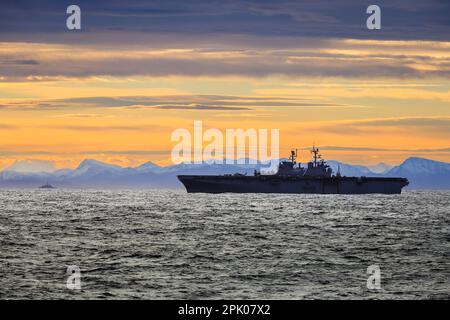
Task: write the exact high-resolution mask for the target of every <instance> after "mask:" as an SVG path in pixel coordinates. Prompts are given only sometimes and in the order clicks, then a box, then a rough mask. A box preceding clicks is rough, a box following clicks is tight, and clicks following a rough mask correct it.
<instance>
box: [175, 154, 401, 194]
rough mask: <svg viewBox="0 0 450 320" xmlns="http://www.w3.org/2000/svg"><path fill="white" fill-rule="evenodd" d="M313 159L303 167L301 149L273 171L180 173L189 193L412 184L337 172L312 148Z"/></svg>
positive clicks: (360, 190)
mask: <svg viewBox="0 0 450 320" xmlns="http://www.w3.org/2000/svg"><path fill="white" fill-rule="evenodd" d="M311 154H312V161H310V162H308V164H307V167H306V168H303V167H302V166H301V165H300V164H298V163H297V161H296V160H297V156H298V153H297V150H296V151H291V156H290V157H289V159H288V160H286V161H281V162H280V163H279V165H278V170H277V172H276V173H275V174H272V175H263V174H261V172H260V171H257V170H255V172H254V175H253V176H247V175H244V174H240V173H235V174H232V175H230V174H228V175H178V176H177V177H178V179H179V180H180V181H181V182H182V183H183V185H184V186H185V188H186V191H187V192H189V193H224V192H231V193H312V194H367V193H381V194H400V193H401V191H402V188H403V187H405V186H407V185H408V184H409V181H408V179H406V178H381V177H365V176H361V177H346V176H342V175H341V173H340V170H339V169H338V171H337V173H336V174H333V170H332V169H331V168H330V166H329V165H328V164H327V163H326V161H325V160H324V159H323V158H322V156H321V155H320V152H319V149H318V148H316V147H314V146H313V148H312V150H311Z"/></svg>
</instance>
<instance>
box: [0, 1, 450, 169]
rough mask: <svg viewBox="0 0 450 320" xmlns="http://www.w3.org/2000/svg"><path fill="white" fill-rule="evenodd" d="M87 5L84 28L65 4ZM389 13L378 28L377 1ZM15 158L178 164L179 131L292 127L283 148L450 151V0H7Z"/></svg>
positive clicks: (4, 67)
mask: <svg viewBox="0 0 450 320" xmlns="http://www.w3.org/2000/svg"><path fill="white" fill-rule="evenodd" d="M71 4H77V5H78V6H79V7H80V8H81V27H82V29H81V30H72V31H70V30H68V29H67V28H66V19H67V17H68V15H67V14H66V8H67V7H68V6H69V5H71ZM371 4H377V5H378V6H380V8H381V26H382V28H381V30H368V29H367V27H366V19H367V17H368V16H369V15H368V14H366V8H367V7H368V6H369V5H371ZM0 9H1V10H0V169H2V168H5V167H6V166H8V165H10V164H11V163H13V162H14V161H15V160H20V159H41V160H51V161H54V162H55V164H56V166H57V167H60V168H62V167H72V168H73V167H76V166H77V164H78V163H79V162H80V161H81V160H82V159H85V158H94V159H97V160H101V161H105V162H110V163H114V164H118V165H122V166H135V165H139V164H141V163H143V162H146V161H153V162H156V163H159V164H162V165H168V164H170V163H171V159H170V151H171V149H172V148H173V147H174V145H175V143H174V142H172V141H171V140H170V137H171V133H172V132H173V131H174V130H175V129H177V128H186V129H189V130H191V131H192V130H193V121H194V120H202V121H203V125H204V127H205V128H218V129H220V130H223V131H225V129H227V128H243V129H247V128H254V129H269V130H270V129H279V130H280V143H281V148H280V153H281V154H282V155H287V153H288V152H289V150H290V149H291V148H299V149H301V152H300V161H303V162H305V161H307V160H308V159H309V154H308V152H307V150H305V149H306V148H308V147H309V146H311V145H312V144H315V145H317V146H320V147H322V152H323V155H324V157H325V158H328V159H335V160H340V161H344V162H348V163H357V164H366V165H371V164H376V163H379V162H386V163H390V164H398V163H401V162H402V161H403V160H404V159H406V158H407V157H411V156H419V157H426V158H430V159H435V160H440V161H447V162H450V18H449V17H450V2H449V1H445V0H443V1H438V0H431V1H418V0H410V1H398V0H390V1H364V0H362V1H361V0H341V1H323V0H315V1H299V0H296V1H284V0H282V1H280V0H278V1H265V0H254V1H251V0H246V1H224V0H222V1H211V0H210V1H168V0H164V1H136V0H131V1H118V0H112V1H92V0H91V1H74V2H67V1H61V0H54V1H45V0H44V1H20V0H15V1H10V0H3V1H2V2H1V4H0Z"/></svg>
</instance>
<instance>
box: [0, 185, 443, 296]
mask: <svg viewBox="0 0 450 320" xmlns="http://www.w3.org/2000/svg"><path fill="white" fill-rule="evenodd" d="M449 227H450V191H406V192H405V193H403V194H401V195H363V196H354V195H353V196H349V195H261V194H221V195H212V194H187V193H186V192H185V191H182V190H179V191H170V190H144V191H143V190H123V191H117V190H115V191H113V190H63V189H54V190H31V189H29V190H23V189H22V190H0V248H1V250H0V298H1V299H18V298H25V299H368V298H371V299H385V298H387V299H449V298H450V250H449V249H450V247H449V243H450V228H449ZM72 265H76V266H78V267H79V268H80V272H81V274H80V275H81V278H80V284H81V289H80V290H70V289H68V288H67V279H68V274H67V267H68V266H72ZM371 265H376V266H378V267H379V269H380V275H381V279H380V286H381V288H380V289H378V290H377V289H368V288H367V279H368V277H369V276H370V274H368V273H367V268H368V267H369V266H371Z"/></svg>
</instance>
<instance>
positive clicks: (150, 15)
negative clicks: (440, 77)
mask: <svg viewBox="0 0 450 320" xmlns="http://www.w3.org/2000/svg"><path fill="white" fill-rule="evenodd" d="M77 4H78V5H79V6H80V7H81V10H82V17H83V19H82V31H81V32H77V33H74V34H71V33H68V32H67V29H66V28H65V23H64V22H65V21H64V18H65V16H66V14H65V10H66V7H67V3H65V2H61V1H59V0H41V1H39V3H37V2H36V1H32V0H24V1H13V0H4V1H2V10H1V11H0V21H2V28H1V29H0V37H1V38H4V39H5V40H7V39H9V40H15V41H31V42H59V43H70V42H73V41H74V40H79V41H81V42H85V43H86V42H89V43H96V42H98V41H110V42H111V41H112V42H117V41H116V40H117V39H118V38H117V33H118V32H122V33H126V35H125V36H123V37H120V41H121V42H123V43H125V44H128V45H129V44H130V43H135V42H136V41H142V40H144V37H145V36H146V35H148V34H150V35H155V34H157V35H164V34H175V35H177V37H178V38H180V39H181V38H187V37H189V36H192V35H194V36H195V35H197V36H198V35H200V37H203V38H204V37H206V36H209V38H210V39H218V38H220V37H221V36H222V35H232V36H235V35H238V36H239V35H246V36H250V37H255V36H261V35H262V36H266V37H271V38H275V37H285V36H297V37H301V36H307V37H333V38H342V37H347V38H348V37H352V38H378V39H405V38H407V39H422V40H427V39H428V40H429V39H441V40H442V39H448V33H449V32H448V29H449V25H448V14H449V11H450V4H449V3H448V1H439V0H429V1H421V0H409V1H407V3H405V1H400V0H397V1H395V0H378V1H377V4H378V5H379V6H380V7H381V8H382V16H383V17H386V19H385V20H383V21H386V23H385V27H383V28H382V29H381V30H377V32H376V33H374V32H370V33H369V32H368V30H367V29H366V28H365V18H366V17H367V15H366V12H365V10H366V8H367V6H368V5H369V4H371V3H369V2H366V1H360V0H340V1H334V2H330V1H328V0H326V1H325V0H315V1H309V0H276V1H275V0H272V1H270V0H268V1H260V0H246V1H220V0H210V1H182V0H174V1H137V0H133V1H126V2H125V1H123V0H122V1H121V0H110V1H108V2H107V3H105V2H102V1H92V0H78V1H77ZM30 17H32V18H30ZM102 34H103V36H101V35H102ZM105 39H107V40H105ZM145 40H148V38H146V39H145Z"/></svg>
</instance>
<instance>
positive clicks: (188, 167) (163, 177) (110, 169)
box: [0, 157, 450, 189]
mask: <svg viewBox="0 0 450 320" xmlns="http://www.w3.org/2000/svg"><path fill="white" fill-rule="evenodd" d="M247 160H248V159H247ZM247 163H248V162H247ZM327 163H328V164H329V165H330V167H331V168H332V169H333V172H337V171H338V169H339V171H340V173H341V174H342V175H343V176H367V177H369V176H371V177H406V178H408V180H409V181H410V185H409V188H412V189H450V163H445V162H439V161H434V160H430V159H425V158H417V157H413V158H408V159H406V160H405V161H404V162H403V163H402V164H400V165H398V166H394V167H392V166H389V165H386V164H383V163H381V164H378V165H376V166H361V165H352V164H346V163H343V162H338V161H333V160H330V161H327ZM262 167H264V165H262V164H261V163H258V164H256V165H253V164H207V163H202V164H187V163H182V164H177V165H171V166H166V167H162V166H159V165H157V164H154V163H152V162H146V163H144V164H142V165H140V166H138V167H126V168H125V167H121V166H118V165H113V164H107V163H104V162H100V161H97V160H93V159H86V160H83V161H82V162H81V163H80V164H79V166H78V167H77V168H75V169H60V170H55V169H54V167H53V166H52V165H51V164H49V163H44V162H42V161H40V160H37V161H35V160H21V161H16V162H15V163H14V164H13V165H12V166H10V167H7V168H5V169H4V170H3V171H1V172H0V187H2V188H23V187H31V188H35V187H38V186H40V185H42V184H45V183H50V184H52V185H54V186H55V187H64V188H182V187H183V186H182V185H181V183H180V182H179V181H178V179H177V178H176V176H177V175H179V174H231V173H236V172H239V173H246V174H248V175H251V174H253V171H254V170H255V169H258V170H259V169H260V168H262ZM39 170H41V171H39Z"/></svg>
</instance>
